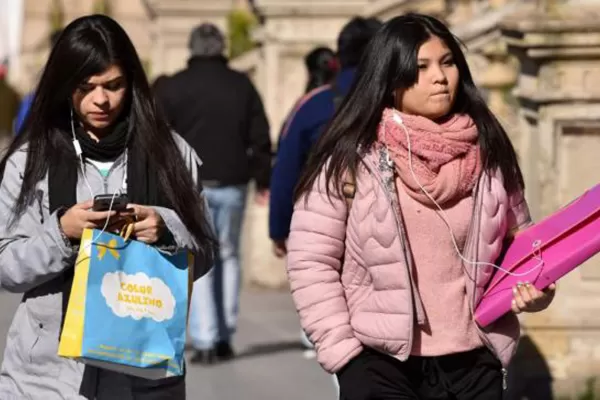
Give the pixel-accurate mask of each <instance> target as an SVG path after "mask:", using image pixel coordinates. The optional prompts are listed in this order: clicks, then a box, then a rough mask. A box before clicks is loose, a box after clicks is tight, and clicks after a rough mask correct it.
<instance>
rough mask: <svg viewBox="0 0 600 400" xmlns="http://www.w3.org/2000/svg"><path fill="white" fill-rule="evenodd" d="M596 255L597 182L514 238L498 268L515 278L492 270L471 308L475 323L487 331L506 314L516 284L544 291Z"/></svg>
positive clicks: (599, 246)
mask: <svg viewBox="0 0 600 400" xmlns="http://www.w3.org/2000/svg"><path fill="white" fill-rule="evenodd" d="M598 252H600V184H598V185H596V186H595V187H593V188H592V189H590V190H588V191H587V192H585V193H584V194H583V195H582V196H580V197H578V198H577V199H576V200H574V201H572V202H571V203H570V204H568V205H566V206H565V207H563V208H562V209H560V210H559V211H557V212H556V213H554V214H553V215H551V216H549V217H547V218H545V219H544V220H542V221H541V222H539V223H537V224H535V225H533V226H531V227H529V228H527V229H525V230H524V231H522V232H519V233H518V234H517V235H516V237H515V238H514V240H513V242H512V243H511V244H510V246H509V247H508V249H507V251H506V253H505V255H504V257H503V258H502V260H501V263H500V265H499V266H500V267H502V268H503V269H504V270H508V271H510V272H511V273H513V274H518V275H520V276H514V275H511V274H508V273H506V272H505V271H502V270H496V273H495V274H494V276H493V277H492V280H491V281H490V283H489V285H488V287H487V289H486V291H485V293H484V295H483V298H482V300H481V302H480V303H479V305H478V306H477V308H476V310H475V320H476V321H477V323H478V324H479V325H480V326H481V327H486V326H488V325H489V324H491V323H492V322H494V321H496V320H497V319H498V318H500V317H501V316H503V315H504V314H506V313H507V312H509V311H510V309H511V302H512V299H513V294H512V289H513V287H514V286H515V285H516V284H517V282H529V283H531V284H532V285H534V286H535V287H536V288H537V289H538V290H542V289H545V288H547V287H548V286H549V285H550V284H551V283H553V282H556V281H557V280H558V279H560V278H562V277H563V276H565V275H566V274H567V273H569V272H571V271H572V270H574V269H575V268H577V267H578V266H580V265H581V264H583V263H584V262H585V261H586V260H588V259H590V258H591V257H593V256H594V255H596V254H597V253H598ZM523 274H524V275H523Z"/></svg>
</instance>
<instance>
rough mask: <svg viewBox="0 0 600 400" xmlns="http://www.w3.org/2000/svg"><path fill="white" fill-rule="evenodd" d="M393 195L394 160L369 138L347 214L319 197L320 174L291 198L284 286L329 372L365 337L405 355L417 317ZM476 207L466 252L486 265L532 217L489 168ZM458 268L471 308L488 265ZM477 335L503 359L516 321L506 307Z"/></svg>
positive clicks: (339, 204) (340, 203) (341, 205)
mask: <svg viewBox="0 0 600 400" xmlns="http://www.w3.org/2000/svg"><path fill="white" fill-rule="evenodd" d="M396 193H397V192H396V189H395V182H394V170H393V166H392V165H390V164H389V163H388V161H387V158H386V153H385V149H383V148H380V147H377V148H375V146H374V148H373V149H371V150H370V151H369V152H368V153H367V154H364V155H363V162H362V163H361V165H360V166H359V169H358V172H357V177H356V196H355V198H354V201H353V204H352V207H351V210H350V212H349V215H348V208H347V206H346V203H345V201H344V200H343V199H339V198H337V197H336V196H335V192H333V193H332V196H331V199H329V198H327V195H326V192H325V178H324V175H321V176H320V177H319V179H318V181H317V183H316V184H315V185H314V187H313V188H312V191H311V193H310V194H309V195H308V196H305V197H304V198H302V199H300V200H299V201H298V202H297V204H296V206H295V211H294V215H293V218H292V226H291V233H290V237H289V241H288V251H289V254H288V261H287V268H288V274H289V279H290V283H291V289H292V294H293V298H294V302H295V304H296V307H297V309H298V312H299V314H300V318H301V324H302V327H303V328H304V330H305V331H306V332H307V334H308V335H309V337H310V339H311V341H313V343H315V346H316V350H317V354H318V360H319V362H320V363H321V365H322V366H323V368H324V369H325V370H327V371H329V372H336V371H338V370H339V369H341V368H342V367H343V366H344V365H345V364H346V363H347V362H348V361H350V360H351V359H352V358H354V357H355V356H357V355H358V354H359V353H360V352H361V350H362V347H363V345H366V346H369V347H372V348H374V349H377V350H379V351H382V352H384V353H387V354H390V355H392V356H394V357H396V358H398V359H399V360H402V361H404V360H406V359H407V358H408V356H409V355H410V350H411V342H412V338H413V326H414V323H419V322H422V321H423V319H424V312H423V308H422V304H421V302H420V298H419V295H418V292H417V291H416V290H415V285H414V283H413V280H412V279H411V274H410V271H411V268H410V267H411V265H412V264H411V263H412V260H411V257H410V256H409V254H408V253H407V249H406V248H405V246H404V243H405V237H406V233H405V231H404V226H403V223H402V217H401V213H400V209H399V203H398V199H397V195H396ZM474 207H475V209H474V214H473V215H474V217H473V222H472V224H471V228H470V233H469V237H468V239H467V244H466V248H465V254H464V255H465V257H466V258H467V259H468V260H477V261H479V262H489V263H493V262H495V261H496V259H497V258H498V256H499V254H500V252H501V250H502V245H503V241H504V238H505V237H506V235H507V232H508V231H509V230H513V229H521V228H523V227H525V226H526V225H527V224H529V223H530V216H529V210H528V207H527V204H526V202H525V200H524V197H523V194H522V193H517V194H515V195H513V196H510V197H509V196H508V195H507V193H506V191H505V189H504V185H503V183H502V177H501V175H500V174H495V175H494V176H488V175H484V176H483V177H482V178H481V180H480V182H479V184H478V188H477V195H476V201H475V206H474ZM440 234H446V233H444V232H440ZM465 268H466V271H467V272H468V275H469V276H470V278H469V277H467V295H468V296H469V297H470V298H472V299H473V302H472V307H473V308H474V307H475V306H476V305H477V304H478V302H479V301H480V299H481V296H482V293H483V290H484V288H485V286H486V284H487V282H488V281H489V279H490V277H491V276H492V274H493V272H494V268H493V267H487V266H472V265H465ZM481 336H482V339H483V341H484V343H486V344H487V345H488V347H489V348H490V349H491V350H492V351H493V352H494V354H495V355H496V356H497V357H498V359H500V361H501V362H502V365H503V366H504V367H506V366H507V365H508V363H509V361H510V359H511V357H512V355H513V353H514V351H515V349H516V345H517V341H518V337H519V321H518V319H517V318H516V316H515V315H513V314H512V313H510V314H507V315H505V316H504V317H503V318H502V319H500V320H498V321H497V322H496V323H495V324H493V325H492V326H490V327H488V329H486V331H485V332H484V331H481Z"/></svg>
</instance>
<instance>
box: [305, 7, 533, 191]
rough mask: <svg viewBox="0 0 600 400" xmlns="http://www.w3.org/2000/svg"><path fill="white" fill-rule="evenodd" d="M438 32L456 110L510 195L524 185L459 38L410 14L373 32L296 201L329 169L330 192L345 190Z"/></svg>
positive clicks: (432, 20) (486, 163)
mask: <svg viewBox="0 0 600 400" xmlns="http://www.w3.org/2000/svg"><path fill="white" fill-rule="evenodd" d="M432 36H436V37H439V38H440V39H441V40H443V41H444V43H445V44H446V46H448V49H450V51H451V52H452V56H453V58H454V62H455V64H456V66H457V68H458V71H459V75H460V78H459V80H460V81H459V86H458V88H457V90H458V92H457V96H456V101H455V103H454V105H453V109H452V110H451V113H466V114H468V115H469V116H470V117H471V118H472V119H473V121H474V122H475V124H476V126H477V129H478V131H479V144H480V148H481V155H482V160H483V167H484V170H485V171H493V170H496V169H500V171H501V172H502V174H503V176H504V185H505V187H506V189H507V191H508V192H509V193H513V192H515V191H517V190H520V189H522V188H523V186H524V183H523V176H522V174H521V170H520V168H519V165H518V162H517V155H516V153H515V150H514V148H513V146H512V144H511V142H510V140H509V138H508V135H507V134H506V132H505V131H504V129H503V128H502V126H501V125H500V123H499V122H498V120H497V119H496V117H494V115H493V114H492V112H491V111H490V110H489V108H488V107H487V105H486V103H485V101H484V100H483V98H482V96H481V95H480V93H479V90H478V89H477V87H476V86H475V83H474V82H473V77H472V75H471V71H470V70H469V66H468V65H467V61H466V59H465V55H464V54H463V52H462V50H461V46H460V43H459V41H458V40H457V39H456V38H455V37H454V36H453V35H452V33H451V32H450V31H449V30H448V28H447V27H446V26H445V25H444V24H443V23H442V22H440V21H439V20H437V19H435V18H433V17H430V16H427V15H422V14H416V13H410V14H406V15H403V16H399V17H396V18H393V19H391V20H390V21H388V22H387V23H385V24H384V25H383V27H382V28H381V29H380V30H379V31H378V32H377V33H376V34H375V36H373V39H372V40H371V42H370V43H369V45H368V47H367V49H366V51H365V52H364V54H363V56H362V58H361V61H360V64H359V66H358V69H357V73H356V78H355V81H354V83H353V85H352V87H351V89H350V91H349V93H348V95H347V96H346V97H345V99H344V101H343V102H342V104H341V105H340V108H339V110H338V112H337V113H336V115H335V116H334V118H333V120H332V121H331V123H330V125H329V127H328V129H327V130H326V131H325V132H324V133H323V135H321V137H320V138H319V140H318V141H317V143H316V144H315V147H314V149H313V151H312V153H311V155H310V157H309V160H308V162H307V165H306V167H305V170H304V173H303V175H302V177H301V178H300V181H299V183H298V186H297V188H296V199H297V198H299V197H300V196H301V195H302V194H305V193H307V192H308V191H309V190H310V188H311V187H312V186H313V184H314V183H315V180H316V179H317V177H318V175H319V173H320V172H321V170H322V169H323V168H326V171H325V172H326V174H325V176H326V185H327V186H326V187H327V188H328V190H329V188H330V185H331V184H332V183H333V186H334V187H336V188H338V194H341V192H340V191H341V189H339V188H341V186H342V185H341V184H340V183H341V182H342V176H343V175H344V174H345V173H346V172H347V171H349V172H350V173H351V174H355V173H356V168H357V165H358V162H359V160H360V156H359V155H358V153H357V149H358V148H359V147H361V148H364V149H368V148H369V147H370V146H371V145H372V144H373V143H374V142H375V141H376V140H377V127H378V124H379V122H380V120H381V116H382V113H383V110H384V109H385V108H387V107H394V99H393V95H392V93H393V92H394V91H395V90H396V89H400V88H410V87H412V86H413V85H414V84H415V83H416V82H417V78H418V73H419V70H418V63H417V54H418V51H419V48H420V47H421V45H422V44H423V43H425V42H426V41H427V40H428V39H430V38H431V37H432ZM332 180H333V181H332Z"/></svg>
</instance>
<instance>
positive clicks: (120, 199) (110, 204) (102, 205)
mask: <svg viewBox="0 0 600 400" xmlns="http://www.w3.org/2000/svg"><path fill="white" fill-rule="evenodd" d="M128 203H129V199H128V197H127V194H99V195H97V196H96V197H94V205H93V207H92V210H94V211H108V210H109V209H110V210H111V211H112V210H114V211H125V210H126V209H127V204H128Z"/></svg>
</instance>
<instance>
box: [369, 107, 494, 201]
mask: <svg viewBox="0 0 600 400" xmlns="http://www.w3.org/2000/svg"><path fill="white" fill-rule="evenodd" d="M398 117H400V118H401V120H402V121H403V124H404V126H405V127H406V129H407V130H408V133H409V134H410V147H411V152H412V166H413V170H414V172H415V175H416V177H417V179H418V180H419V183H420V184H421V186H423V188H424V189H425V190H426V191H427V192H428V193H429V194H430V195H431V197H433V199H435V201H436V202H437V203H438V204H440V205H443V204H446V203H449V202H452V201H458V200H460V199H462V198H464V197H466V196H468V195H469V194H470V193H471V192H472V190H473V188H474V186H475V184H476V182H477V179H478V177H479V174H480V172H481V168H482V167H481V156H480V152H479V145H478V144H477V127H476V126H475V123H474V122H473V120H472V119H471V117H469V116H468V115H466V114H455V115H453V116H452V117H450V119H448V120H446V121H444V122H442V123H439V124H438V123H436V122H434V121H431V120H429V119H427V118H424V117H419V116H415V115H408V114H404V113H401V112H399V111H397V110H395V109H391V108H388V109H386V110H384V112H383V118H382V121H381V123H380V125H379V131H378V138H379V141H380V143H382V144H384V145H385V146H386V147H387V148H388V151H389V154H390V157H391V158H392V160H393V161H394V164H395V167H396V171H397V172H398V175H399V176H400V179H401V180H402V183H403V184H404V186H405V187H406V189H407V191H408V194H409V195H410V196H411V197H413V198H414V199H415V200H417V201H418V202H420V203H422V204H424V205H427V206H430V207H433V206H434V203H433V202H432V201H431V199H429V197H428V196H426V195H425V193H423V191H422V190H421V188H420V187H419V184H418V183H417V182H415V179H414V177H413V174H412V173H411V170H410V167H409V162H408V156H409V152H408V142H407V137H406V131H405V130H404V129H403V128H402V126H401V123H400V122H399V118H398Z"/></svg>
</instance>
